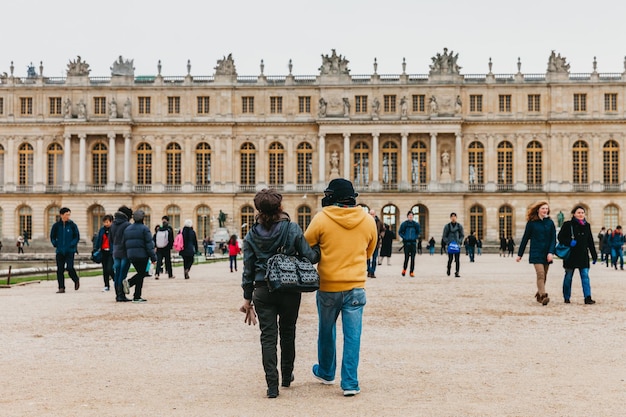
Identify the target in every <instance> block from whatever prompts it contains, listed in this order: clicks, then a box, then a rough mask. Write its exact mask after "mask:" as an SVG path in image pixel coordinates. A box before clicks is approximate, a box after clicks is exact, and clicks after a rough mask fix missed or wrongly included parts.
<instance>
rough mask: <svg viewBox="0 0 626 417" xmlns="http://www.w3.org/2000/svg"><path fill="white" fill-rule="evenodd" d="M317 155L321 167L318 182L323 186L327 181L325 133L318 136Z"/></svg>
mask: <svg viewBox="0 0 626 417" xmlns="http://www.w3.org/2000/svg"><path fill="white" fill-rule="evenodd" d="M317 157H318V167H319V178H318V184H319V185H320V186H322V187H323V186H324V184H325V183H326V135H324V134H323V133H320V134H319V136H318V141H317ZM322 189H323V188H322Z"/></svg>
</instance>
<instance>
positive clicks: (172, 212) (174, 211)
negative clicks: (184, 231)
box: [165, 206, 181, 232]
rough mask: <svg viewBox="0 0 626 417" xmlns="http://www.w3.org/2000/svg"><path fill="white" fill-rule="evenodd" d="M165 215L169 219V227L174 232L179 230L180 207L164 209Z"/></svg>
mask: <svg viewBox="0 0 626 417" xmlns="http://www.w3.org/2000/svg"><path fill="white" fill-rule="evenodd" d="M165 214H166V215H167V216H168V217H169V218H170V226H172V228H173V229H174V231H175V232H178V230H180V228H181V227H180V207H178V206H168V207H167V208H166V209H165Z"/></svg>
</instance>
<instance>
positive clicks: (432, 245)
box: [428, 236, 437, 256]
mask: <svg viewBox="0 0 626 417" xmlns="http://www.w3.org/2000/svg"><path fill="white" fill-rule="evenodd" d="M436 244H437V242H436V241H435V237H434V236H431V237H430V240H429V241H428V252H429V253H430V256H433V255H434V254H435V245H436Z"/></svg>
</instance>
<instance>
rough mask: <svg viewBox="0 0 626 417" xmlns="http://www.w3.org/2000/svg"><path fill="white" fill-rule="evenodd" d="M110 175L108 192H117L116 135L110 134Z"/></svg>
mask: <svg viewBox="0 0 626 417" xmlns="http://www.w3.org/2000/svg"><path fill="white" fill-rule="evenodd" d="M107 137H108V138H109V159H108V163H109V173H108V175H107V177H108V179H109V181H108V183H107V191H115V160H116V158H115V133H113V132H109V134H108V135H107Z"/></svg>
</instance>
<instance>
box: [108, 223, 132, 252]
mask: <svg viewBox="0 0 626 417" xmlns="http://www.w3.org/2000/svg"><path fill="white" fill-rule="evenodd" d="M129 225H130V223H129V222H128V217H126V215H125V214H124V213H122V212H121V211H118V212H116V213H115V215H114V216H113V223H111V230H110V231H109V238H110V243H111V245H113V257H114V258H118V259H126V249H125V248H124V230H126V228H127V227H128V226H129Z"/></svg>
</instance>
